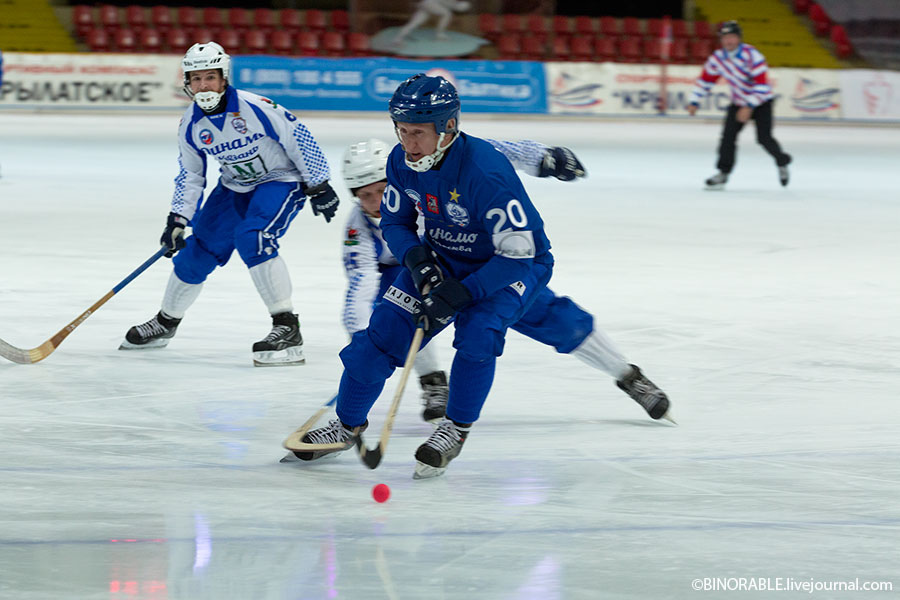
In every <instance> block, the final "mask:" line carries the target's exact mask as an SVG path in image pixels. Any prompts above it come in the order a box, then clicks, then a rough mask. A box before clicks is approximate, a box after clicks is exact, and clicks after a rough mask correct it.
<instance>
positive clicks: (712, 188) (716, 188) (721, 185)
mask: <svg viewBox="0 0 900 600" xmlns="http://www.w3.org/2000/svg"><path fill="white" fill-rule="evenodd" d="M724 189H725V184H724V183H717V184H716V185H707V186H706V190H707V191H709V192H719V191H722V190H724Z"/></svg>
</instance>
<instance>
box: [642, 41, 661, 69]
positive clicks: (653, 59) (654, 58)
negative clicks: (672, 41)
mask: <svg viewBox="0 0 900 600" xmlns="http://www.w3.org/2000/svg"><path fill="white" fill-rule="evenodd" d="M642 54H643V55H644V62H649V63H659V62H662V40H660V39H659V38H658V37H648V38H646V39H645V40H644V48H643V52H642Z"/></svg>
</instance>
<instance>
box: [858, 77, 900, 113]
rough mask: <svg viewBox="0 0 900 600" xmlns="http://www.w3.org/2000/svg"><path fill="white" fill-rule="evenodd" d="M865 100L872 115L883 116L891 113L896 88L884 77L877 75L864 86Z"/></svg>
mask: <svg viewBox="0 0 900 600" xmlns="http://www.w3.org/2000/svg"><path fill="white" fill-rule="evenodd" d="M862 93H863V100H864V101H865V104H866V110H867V111H868V112H869V114H870V115H873V116H881V115H886V114H888V112H889V108H890V106H891V100H893V96H894V88H893V86H891V84H890V83H888V82H887V81H885V80H884V78H883V77H881V76H879V75H876V76H875V77H874V78H873V79H871V80H869V81H867V82H865V83H864V84H863V86H862Z"/></svg>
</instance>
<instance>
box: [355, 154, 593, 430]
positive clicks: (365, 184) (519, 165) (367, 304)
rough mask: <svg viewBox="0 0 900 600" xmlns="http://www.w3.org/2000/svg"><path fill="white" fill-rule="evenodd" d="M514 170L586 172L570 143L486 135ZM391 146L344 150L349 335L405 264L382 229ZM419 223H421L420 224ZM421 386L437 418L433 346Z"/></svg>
mask: <svg viewBox="0 0 900 600" xmlns="http://www.w3.org/2000/svg"><path fill="white" fill-rule="evenodd" d="M487 141H488V142H490V143H491V145H493V146H494V147H495V148H496V149H497V150H499V151H500V152H501V153H502V154H503V155H505V156H506V157H507V158H508V159H509V161H510V162H511V163H512V164H513V166H514V167H515V168H516V169H519V170H521V171H525V172H526V173H529V174H530V175H534V176H536V177H549V176H554V177H557V178H559V179H562V180H566V181H569V180H572V179H574V178H576V177H582V176H584V174H585V172H584V167H583V166H582V165H581V163H580V162H579V161H578V159H577V158H576V157H575V155H574V154H573V153H572V151H571V150H569V149H568V148H561V147H556V148H551V147H548V146H545V145H544V144H541V143H538V142H534V141H531V140H523V141H518V142H506V141H497V140H487ZM390 152H391V147H390V146H389V145H388V144H386V143H385V142H383V141H381V140H378V139H370V140H368V141H367V142H359V143H357V144H353V145H352V146H350V147H349V148H347V150H346V151H345V152H344V157H343V177H344V183H345V184H346V185H347V187H349V188H350V192H351V193H352V194H353V196H354V197H355V198H356V199H357V200H358V202H359V203H358V205H356V206H355V207H354V208H353V209H352V210H351V212H350V216H349V217H348V219H347V224H346V227H345V229H344V239H343V257H344V269H345V270H346V273H347V280H348V285H347V293H346V296H345V299H344V309H343V323H344V327H345V328H346V330H347V332H348V333H349V334H350V335H351V336H352V335H353V334H354V333H356V332H358V331H362V330H363V329H365V328H366V327H367V326H368V324H369V317H370V316H371V315H372V310H373V308H374V306H375V303H376V302H378V301H379V300H380V299H381V298H382V297H383V296H384V294H385V292H386V291H387V289H388V287H390V285H391V283H393V281H394V279H395V278H396V277H397V275H398V274H399V273H400V271H402V270H403V269H404V267H403V266H402V265H401V264H400V262H399V261H398V260H397V259H396V257H394V255H393V254H392V253H391V251H390V249H389V248H388V246H387V244H386V243H385V241H384V237H382V234H381V212H380V211H381V198H382V196H383V194H384V189H385V186H386V185H387V176H386V174H385V166H386V165H387V159H388V155H389V154H390ZM420 226H421V223H420ZM415 369H416V373H417V374H418V375H419V383H420V385H421V387H422V401H423V403H424V406H425V408H424V410H423V412H422V418H423V419H424V420H426V421H429V422H434V421H436V420H440V419H441V418H442V417H443V416H444V409H445V407H446V405H447V394H448V388H447V374H446V373H445V372H444V371H442V370H440V367H439V364H438V359H437V355H436V353H435V349H434V346H433V345H427V346H425V348H424V349H422V350H421V351H420V352H419V355H418V356H417V357H416V362H415Z"/></svg>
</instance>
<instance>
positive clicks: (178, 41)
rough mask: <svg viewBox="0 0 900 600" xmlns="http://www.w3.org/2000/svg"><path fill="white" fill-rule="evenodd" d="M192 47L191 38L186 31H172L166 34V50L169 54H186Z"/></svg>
mask: <svg viewBox="0 0 900 600" xmlns="http://www.w3.org/2000/svg"><path fill="white" fill-rule="evenodd" d="M192 45H193V44H192V43H191V38H190V36H189V35H188V32H187V30H185V29H170V30H169V31H168V32H167V33H166V44H165V48H166V50H167V51H169V52H175V53H181V52H185V51H187V49H188V48H190V47H191V46H192Z"/></svg>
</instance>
